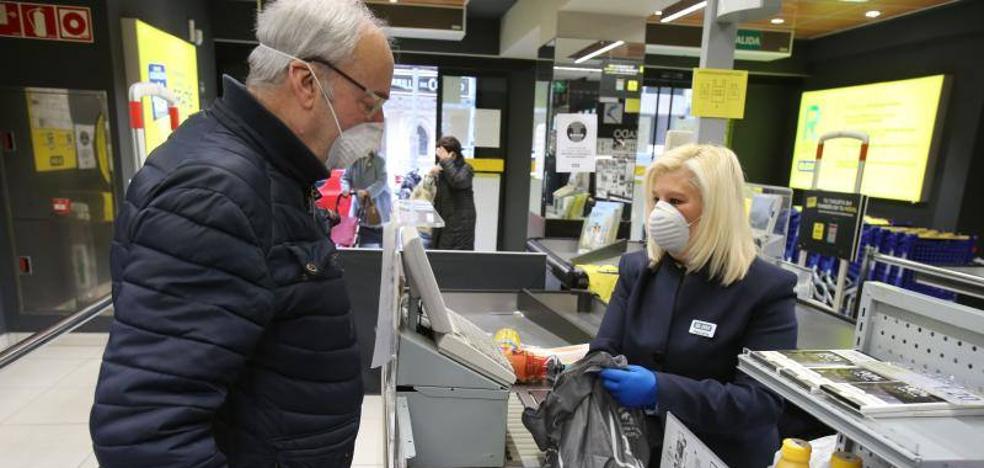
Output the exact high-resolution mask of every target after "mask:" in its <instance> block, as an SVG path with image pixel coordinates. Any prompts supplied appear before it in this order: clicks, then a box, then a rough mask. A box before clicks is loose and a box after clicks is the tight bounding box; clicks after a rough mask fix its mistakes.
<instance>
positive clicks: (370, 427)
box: [352, 395, 384, 466]
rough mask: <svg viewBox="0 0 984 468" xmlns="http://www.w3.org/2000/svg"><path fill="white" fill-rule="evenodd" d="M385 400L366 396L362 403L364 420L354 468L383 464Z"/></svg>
mask: <svg viewBox="0 0 984 468" xmlns="http://www.w3.org/2000/svg"><path fill="white" fill-rule="evenodd" d="M383 437H384V435H383V400H382V398H380V396H379V395H366V397H365V399H364V400H363V401H362V419H361V420H360V422H359V435H358V437H357V438H356V439H355V454H354V456H353V457H352V465H353V466H364V465H365V466H381V465H382V464H383Z"/></svg>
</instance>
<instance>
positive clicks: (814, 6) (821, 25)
mask: <svg viewBox="0 0 984 468" xmlns="http://www.w3.org/2000/svg"><path fill="white" fill-rule="evenodd" d="M955 1H959V0H869V1H867V2H847V1H841V0H783V2H782V9H781V10H780V12H779V14H777V15H775V16H773V17H769V18H764V19H761V20H758V21H752V22H748V23H742V24H741V26H742V27H749V28H755V29H766V30H768V29H772V30H787V31H788V30H790V29H792V30H793V31H794V34H795V36H796V38H797V39H811V38H815V37H820V36H826V35H829V34H834V33H837V32H840V31H844V30H848V29H853V28H857V27H861V26H867V25H870V24H875V23H879V22H882V21H885V20H889V19H892V18H896V17H899V16H902V15H907V14H911V13H915V12H917V11H920V10H925V9H928V8H933V7H937V6H940V5H944V4H947V3H953V2H955ZM964 1H971V0H964ZM972 1H981V0H972ZM870 10H878V11H880V12H881V15H880V16H878V17H877V18H868V17H866V16H865V12H867V11H870ZM772 18H782V19H783V20H784V23H782V24H780V25H775V24H772V23H771V20H772ZM649 22H651V23H656V22H659V16H656V15H653V16H650V17H649ZM703 22H704V14H703V11H701V12H697V13H694V14H691V15H688V16H686V17H684V18H680V19H678V20H675V21H673V22H672V24H682V25H690V26H700V25H702V24H703Z"/></svg>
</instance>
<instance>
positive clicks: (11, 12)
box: [0, 2, 24, 37]
mask: <svg viewBox="0 0 984 468" xmlns="http://www.w3.org/2000/svg"><path fill="white" fill-rule="evenodd" d="M23 35H24V32H23V31H21V19H20V8H18V6H17V4H16V3H12V2H3V3H2V4H0V36H14V37H21V36H23Z"/></svg>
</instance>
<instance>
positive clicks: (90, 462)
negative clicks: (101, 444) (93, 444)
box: [79, 453, 99, 468]
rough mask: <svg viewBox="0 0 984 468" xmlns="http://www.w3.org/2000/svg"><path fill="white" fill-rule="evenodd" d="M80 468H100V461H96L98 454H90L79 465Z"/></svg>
mask: <svg viewBox="0 0 984 468" xmlns="http://www.w3.org/2000/svg"><path fill="white" fill-rule="evenodd" d="M79 468H99V461H98V460H96V454H94V453H92V454H89V457H88V458H86V459H85V461H83V462H82V463H81V464H80V465H79Z"/></svg>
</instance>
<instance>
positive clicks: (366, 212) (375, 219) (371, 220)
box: [359, 194, 383, 226]
mask: <svg viewBox="0 0 984 468" xmlns="http://www.w3.org/2000/svg"><path fill="white" fill-rule="evenodd" d="M359 208H361V211H362V214H363V216H364V217H365V218H364V219H365V222H366V224H367V225H369V226H379V225H380V224H383V218H382V216H380V215H379V209H378V208H376V201H375V200H373V199H372V197H371V196H369V195H368V194H366V196H364V197H361V198H360V199H359Z"/></svg>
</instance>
